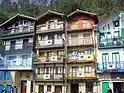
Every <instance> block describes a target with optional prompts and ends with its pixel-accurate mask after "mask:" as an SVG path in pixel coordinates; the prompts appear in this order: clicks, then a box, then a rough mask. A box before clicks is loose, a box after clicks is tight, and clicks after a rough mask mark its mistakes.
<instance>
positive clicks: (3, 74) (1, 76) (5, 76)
mask: <svg viewBox="0 0 124 93" xmlns="http://www.w3.org/2000/svg"><path fill="white" fill-rule="evenodd" d="M10 79H11V72H10V71H0V80H10Z"/></svg>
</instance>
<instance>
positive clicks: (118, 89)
mask: <svg viewBox="0 0 124 93" xmlns="http://www.w3.org/2000/svg"><path fill="white" fill-rule="evenodd" d="M123 87H124V84H123V82H113V91H114V93H124V90H123Z"/></svg>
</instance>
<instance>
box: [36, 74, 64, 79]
mask: <svg viewBox="0 0 124 93" xmlns="http://www.w3.org/2000/svg"><path fill="white" fill-rule="evenodd" d="M36 80H63V74H53V73H50V74H45V73H40V74H36Z"/></svg>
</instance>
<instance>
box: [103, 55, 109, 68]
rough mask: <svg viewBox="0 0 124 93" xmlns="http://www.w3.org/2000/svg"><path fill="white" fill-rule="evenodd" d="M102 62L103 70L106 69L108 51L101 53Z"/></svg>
mask: <svg viewBox="0 0 124 93" xmlns="http://www.w3.org/2000/svg"><path fill="white" fill-rule="evenodd" d="M102 63H103V65H102V66H103V70H105V69H107V65H108V63H109V54H108V53H103V54H102Z"/></svg>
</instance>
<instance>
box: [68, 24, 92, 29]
mask: <svg viewBox="0 0 124 93" xmlns="http://www.w3.org/2000/svg"><path fill="white" fill-rule="evenodd" d="M89 29H93V24H92V23H90V22H89V23H83V22H82V23H80V22H77V23H74V24H68V31H73V30H89Z"/></svg>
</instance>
